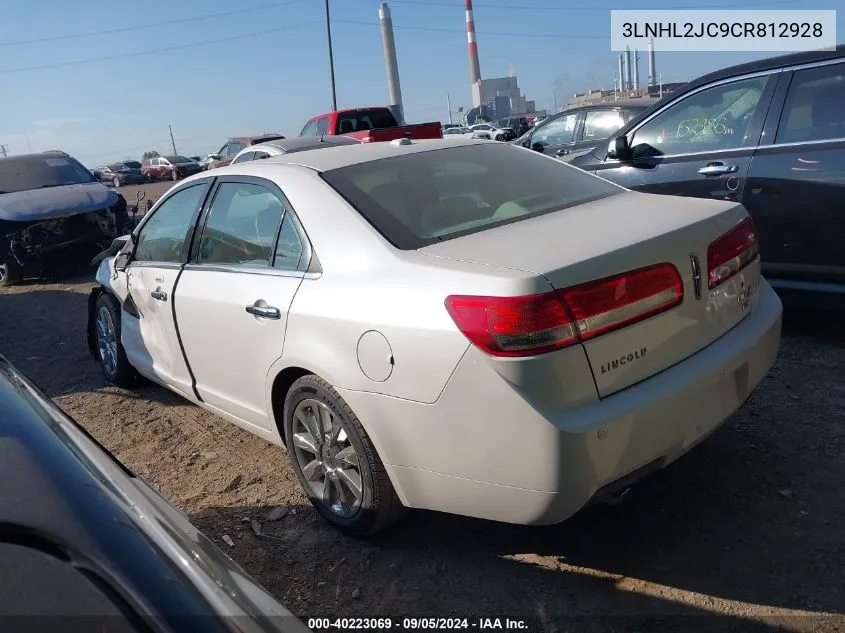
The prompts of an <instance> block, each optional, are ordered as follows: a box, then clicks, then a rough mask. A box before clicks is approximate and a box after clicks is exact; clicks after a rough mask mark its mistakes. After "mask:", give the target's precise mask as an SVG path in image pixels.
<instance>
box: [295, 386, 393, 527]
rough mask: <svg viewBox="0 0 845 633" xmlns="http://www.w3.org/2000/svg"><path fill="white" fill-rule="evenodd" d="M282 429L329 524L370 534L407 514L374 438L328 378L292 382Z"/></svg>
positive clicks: (301, 477)
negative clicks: (373, 440) (371, 437)
mask: <svg viewBox="0 0 845 633" xmlns="http://www.w3.org/2000/svg"><path fill="white" fill-rule="evenodd" d="M284 430H285V438H286V443H287V448H288V452H289V454H290V457H291V462H292V464H293V469H294V472H296V476H297V478H298V479H299V483H300V484H301V485H302V488H303V490H304V491H305V493H306V494H307V495H308V498H309V499H310V500H311V503H312V504H313V505H314V507H315V508H316V509H317V512H319V513H320V515H322V516H323V518H325V519H326V520H327V521H329V523H332V524H333V525H334V526H336V527H338V528H340V529H341V530H342V531H344V532H346V533H348V534H351V535H354V536H367V535H370V534H375V533H376V532H378V531H380V530H382V529H384V528H385V527H387V526H388V525H390V524H391V523H393V522H394V521H395V520H396V519H398V518H399V517H400V516H401V515H402V514H403V513H404V510H405V509H404V507H403V506H402V503H401V502H400V501H399V498H398V497H397V496H396V491H395V490H394V489H393V485H392V484H391V483H390V479H389V478H388V476H387V472H386V471H385V469H384V465H383V464H382V462H381V459H379V456H378V454H377V453H376V449H375V447H374V446H373V443H372V441H371V440H370V437H369V436H368V435H367V432H366V431H365V430H364V427H363V426H361V423H360V422H359V420H358V418H357V417H356V416H355V414H354V413H353V412H352V409H350V408H349V405H347V404H346V402H345V401H344V400H343V398H341V397H340V395H339V394H338V393H337V392H336V391H335V390H334V389H333V388H332V386H331V385H329V384H328V383H327V382H326V381H325V380H323V379H322V378H319V377H318V376H314V375H313V374H312V375H308V376H303V377H302V378H300V379H299V380H297V381H296V382H294V383H293V385H292V386H291V388H290V390H289V391H288V394H287V397H286V398H285V406H284Z"/></svg>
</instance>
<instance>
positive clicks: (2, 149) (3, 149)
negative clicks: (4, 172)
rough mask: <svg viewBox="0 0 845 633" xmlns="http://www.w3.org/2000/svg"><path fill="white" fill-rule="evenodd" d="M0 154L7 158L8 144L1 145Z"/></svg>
mask: <svg viewBox="0 0 845 633" xmlns="http://www.w3.org/2000/svg"><path fill="white" fill-rule="evenodd" d="M0 154H3V158H6V146H5V145H0Z"/></svg>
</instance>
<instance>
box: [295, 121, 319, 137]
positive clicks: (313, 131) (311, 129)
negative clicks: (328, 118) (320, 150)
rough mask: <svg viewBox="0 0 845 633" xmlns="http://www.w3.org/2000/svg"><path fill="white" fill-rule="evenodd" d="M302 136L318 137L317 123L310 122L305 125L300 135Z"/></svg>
mask: <svg viewBox="0 0 845 633" xmlns="http://www.w3.org/2000/svg"><path fill="white" fill-rule="evenodd" d="M299 135H300V136H316V135H317V121H309V122H308V123H306V124H305V127H304V128H302V131H301V132H300V133H299Z"/></svg>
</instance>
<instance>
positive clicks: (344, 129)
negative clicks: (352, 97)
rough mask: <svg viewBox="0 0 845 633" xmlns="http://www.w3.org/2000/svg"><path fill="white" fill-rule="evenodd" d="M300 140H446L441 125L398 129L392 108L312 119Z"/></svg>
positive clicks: (361, 109) (333, 113)
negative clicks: (325, 138) (308, 138)
mask: <svg viewBox="0 0 845 633" xmlns="http://www.w3.org/2000/svg"><path fill="white" fill-rule="evenodd" d="M299 135H300V136H323V135H325V136H338V135H343V136H351V137H353V138H357V139H359V140H360V141H361V142H362V143H378V142H382V141H392V140H393V139H397V138H402V137H405V136H410V138H411V139H424V138H443V130H442V128H441V126H440V123H439V122H437V121H435V122H434V123H417V124H416V125H399V123H397V122H396V118H395V117H394V116H393V113H392V112H391V111H390V109H389V108H384V107H376V108H354V109H351V110H337V111H335V112H328V113H326V114H320V115H318V116H315V117H312V118H311V119H309V120H308V122H307V123H306V124H305V127H303V128H302V131H301V132H300V133H299Z"/></svg>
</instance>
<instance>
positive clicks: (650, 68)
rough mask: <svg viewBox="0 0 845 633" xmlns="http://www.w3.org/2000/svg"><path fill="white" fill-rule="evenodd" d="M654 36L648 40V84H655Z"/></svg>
mask: <svg viewBox="0 0 845 633" xmlns="http://www.w3.org/2000/svg"><path fill="white" fill-rule="evenodd" d="M654 79H655V75H654V38H651V39H650V40H649V41H648V86H649V88H651V87H652V86H653V85H654Z"/></svg>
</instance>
